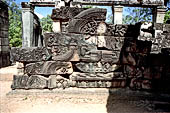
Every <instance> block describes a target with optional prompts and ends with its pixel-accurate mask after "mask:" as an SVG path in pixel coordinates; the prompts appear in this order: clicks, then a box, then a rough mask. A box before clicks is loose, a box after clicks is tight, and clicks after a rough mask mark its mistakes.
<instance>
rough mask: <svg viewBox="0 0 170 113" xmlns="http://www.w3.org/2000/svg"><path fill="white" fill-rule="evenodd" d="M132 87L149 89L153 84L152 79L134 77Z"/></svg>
mask: <svg viewBox="0 0 170 113" xmlns="http://www.w3.org/2000/svg"><path fill="white" fill-rule="evenodd" d="M130 87H131V88H132V89H145V90H148V89H151V88H152V84H151V81H149V80H144V79H141V78H133V79H132V80H131V83H130Z"/></svg>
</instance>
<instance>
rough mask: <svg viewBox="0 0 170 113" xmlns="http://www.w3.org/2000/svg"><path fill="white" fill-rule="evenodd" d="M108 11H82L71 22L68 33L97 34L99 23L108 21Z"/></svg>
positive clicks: (97, 9) (93, 9) (96, 9)
mask: <svg viewBox="0 0 170 113" xmlns="http://www.w3.org/2000/svg"><path fill="white" fill-rule="evenodd" d="M106 12H107V11H106V9H100V8H90V9H87V10H84V11H82V12H81V13H80V14H78V15H77V16H75V17H74V19H72V20H71V21H70V22H69V27H68V32H70V33H71V32H72V33H90V34H95V33H96V30H97V27H98V26H97V25H98V22H99V21H104V20H105V19H106Z"/></svg>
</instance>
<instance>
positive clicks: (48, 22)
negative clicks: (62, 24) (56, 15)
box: [41, 15, 52, 32]
mask: <svg viewBox="0 0 170 113" xmlns="http://www.w3.org/2000/svg"><path fill="white" fill-rule="evenodd" d="M41 26H42V29H43V32H52V19H51V16H50V15H47V17H43V18H42V19H41Z"/></svg>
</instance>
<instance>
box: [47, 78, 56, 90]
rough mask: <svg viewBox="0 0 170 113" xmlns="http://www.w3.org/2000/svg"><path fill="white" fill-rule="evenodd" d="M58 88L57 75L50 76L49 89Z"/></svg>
mask: <svg viewBox="0 0 170 113" xmlns="http://www.w3.org/2000/svg"><path fill="white" fill-rule="evenodd" d="M56 87H57V75H50V76H49V79H48V88H49V89H53V88H56Z"/></svg>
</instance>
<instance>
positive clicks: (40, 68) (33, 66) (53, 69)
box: [25, 61, 73, 76]
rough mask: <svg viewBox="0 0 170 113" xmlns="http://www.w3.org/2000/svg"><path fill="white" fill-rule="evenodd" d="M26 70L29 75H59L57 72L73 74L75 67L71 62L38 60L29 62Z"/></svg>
mask: <svg viewBox="0 0 170 113" xmlns="http://www.w3.org/2000/svg"><path fill="white" fill-rule="evenodd" d="M25 72H26V73H27V74H29V75H47V76H49V75H57V74H71V73H73V68H72V64H71V62H55V61H46V62H36V63H29V64H27V65H26V67H25Z"/></svg>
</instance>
